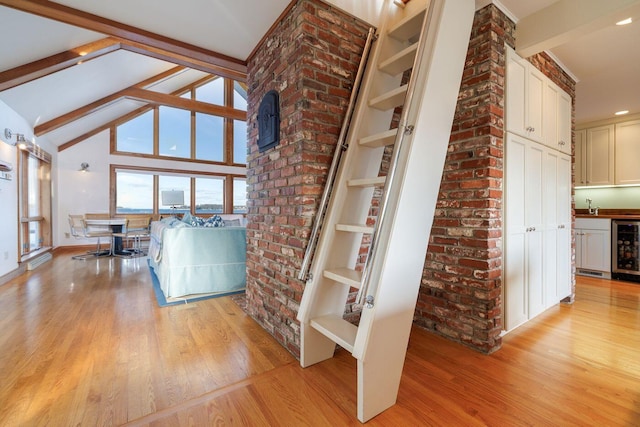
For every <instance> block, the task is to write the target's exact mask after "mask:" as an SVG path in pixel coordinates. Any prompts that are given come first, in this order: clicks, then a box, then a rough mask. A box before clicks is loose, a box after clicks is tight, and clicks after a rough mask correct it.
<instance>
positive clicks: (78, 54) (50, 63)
mask: <svg viewBox="0 0 640 427" xmlns="http://www.w3.org/2000/svg"><path fill="white" fill-rule="evenodd" d="M118 49H120V41H119V40H116V39H114V38H112V37H107V38H104V39H101V40H97V41H95V42H91V43H87V44H84V45H82V46H78V47H74V48H73V49H69V50H67V51H64V52H60V53H57V54H55V55H51V56H48V57H46V58H41V59H38V60H36V61H33V62H30V63H28V64H24V65H20V66H18V67H15V68H12V69H10V70H6V71H3V72H0V91H3V90H7V89H11V88H12V87H16V86H19V85H21V84H24V83H28V82H30V81H33V80H36V79H39V78H40V77H44V76H47V75H49V74H53V73H55V72H57V71H61V70H64V69H67V68H70V67H73V66H74V65H77V64H81V63H83V62H86V61H90V60H92V59H96V58H99V57H101V56H102V55H106V54H107V53H111V52H114V51H116V50H118Z"/></svg>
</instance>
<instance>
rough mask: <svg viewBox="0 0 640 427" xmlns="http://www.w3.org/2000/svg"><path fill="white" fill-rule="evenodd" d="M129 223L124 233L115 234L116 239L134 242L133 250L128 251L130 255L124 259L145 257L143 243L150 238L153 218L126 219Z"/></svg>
mask: <svg viewBox="0 0 640 427" xmlns="http://www.w3.org/2000/svg"><path fill="white" fill-rule="evenodd" d="M126 220H127V223H126V225H125V227H124V228H123V230H124V231H123V232H122V233H114V234H113V236H114V237H121V238H122V239H124V240H125V241H126V242H130V241H133V246H132V248H131V250H127V252H129V255H124V257H127V258H131V257H135V256H144V255H146V253H145V252H144V250H143V249H142V245H141V241H142V239H143V238H146V237H149V235H150V230H149V227H150V225H151V217H150V216H139V215H136V216H128V217H127V218H126Z"/></svg>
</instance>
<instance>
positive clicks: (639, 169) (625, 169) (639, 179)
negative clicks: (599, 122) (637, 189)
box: [615, 120, 640, 185]
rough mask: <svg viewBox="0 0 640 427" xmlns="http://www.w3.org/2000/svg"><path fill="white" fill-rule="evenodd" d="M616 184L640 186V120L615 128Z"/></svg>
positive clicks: (619, 124)
mask: <svg viewBox="0 0 640 427" xmlns="http://www.w3.org/2000/svg"><path fill="white" fill-rule="evenodd" d="M615 131H616V144H615V158H616V161H615V170H616V184H620V185H625V184H627V185H628V184H640V120H634V121H630V122H625V123H618V124H617V125H616V126H615Z"/></svg>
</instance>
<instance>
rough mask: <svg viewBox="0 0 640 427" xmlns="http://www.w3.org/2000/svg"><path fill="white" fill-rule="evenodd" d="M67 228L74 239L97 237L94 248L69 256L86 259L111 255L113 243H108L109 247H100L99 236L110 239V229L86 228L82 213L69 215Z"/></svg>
mask: <svg viewBox="0 0 640 427" xmlns="http://www.w3.org/2000/svg"><path fill="white" fill-rule="evenodd" d="M69 229H70V232H71V235H72V236H73V237H75V238H76V239H91V238H97V239H98V241H97V243H96V250H95V251H89V252H87V253H86V254H83V255H74V256H72V257H71V258H73V259H80V260H86V259H88V258H93V257H98V256H108V255H111V252H112V246H113V243H110V245H109V249H108V250H106V249H102V247H101V240H100V239H101V238H103V237H108V238H109V240H111V235H112V233H111V231H110V230H108V229H93V230H91V229H88V228H87V225H86V223H85V218H84V215H71V214H70V215H69Z"/></svg>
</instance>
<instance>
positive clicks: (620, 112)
mask: <svg viewBox="0 0 640 427" xmlns="http://www.w3.org/2000/svg"><path fill="white" fill-rule="evenodd" d="M625 114H629V110H622V111H616V116H624V115H625Z"/></svg>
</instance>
